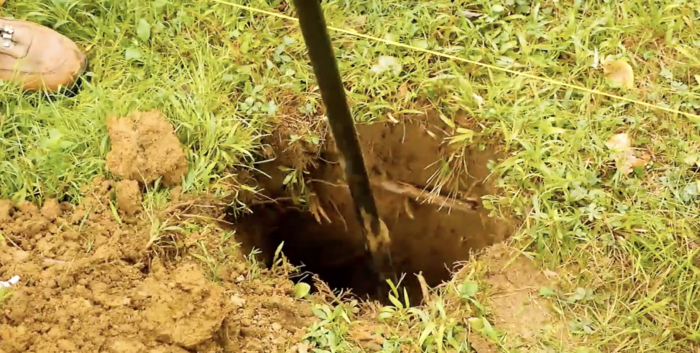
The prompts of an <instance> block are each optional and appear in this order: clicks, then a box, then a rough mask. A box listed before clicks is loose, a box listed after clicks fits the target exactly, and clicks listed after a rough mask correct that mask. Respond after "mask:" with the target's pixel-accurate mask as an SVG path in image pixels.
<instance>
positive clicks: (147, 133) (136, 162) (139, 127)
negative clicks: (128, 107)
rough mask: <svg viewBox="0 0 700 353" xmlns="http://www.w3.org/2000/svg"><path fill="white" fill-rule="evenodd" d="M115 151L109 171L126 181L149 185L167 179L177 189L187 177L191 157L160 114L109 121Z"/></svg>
mask: <svg viewBox="0 0 700 353" xmlns="http://www.w3.org/2000/svg"><path fill="white" fill-rule="evenodd" d="M107 131H108V133H109V139H110V143H111V150H110V151H109V154H107V170H108V171H110V172H111V173H114V174H116V175H118V176H120V177H121V178H123V179H129V180H136V181H139V182H142V183H145V184H148V183H151V182H153V181H155V180H156V179H158V178H160V177H163V179H162V183H163V185H165V186H170V185H177V184H179V183H180V182H181V181H182V177H183V176H184V175H185V174H186V173H187V157H186V155H185V152H184V151H183V150H182V146H180V141H179V140H178V139H177V136H176V135H175V130H174V129H173V126H172V124H170V122H168V121H167V119H165V117H164V116H163V115H162V114H161V113H160V112H159V111H157V110H153V111H150V112H147V113H142V112H134V113H133V114H131V115H130V116H128V117H124V118H117V117H115V116H110V117H108V118H107Z"/></svg>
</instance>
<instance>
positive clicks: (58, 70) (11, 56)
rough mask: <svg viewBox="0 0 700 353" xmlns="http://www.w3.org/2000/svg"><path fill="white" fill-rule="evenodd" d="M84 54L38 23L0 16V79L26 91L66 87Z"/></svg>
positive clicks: (81, 67) (79, 71)
mask: <svg viewBox="0 0 700 353" xmlns="http://www.w3.org/2000/svg"><path fill="white" fill-rule="evenodd" d="M86 66H87V58H86V57H85V54H83V53H82V52H81V51H80V50H79V49H78V46H77V45H76V44H75V43H73V42H72V41H71V40H70V39H68V38H66V37H65V36H63V35H62V34H60V33H58V32H56V31H54V30H52V29H50V28H47V27H44V26H42V25H39V24H36V23H32V22H27V21H20V20H10V19H5V18H0V80H2V81H9V82H15V83H17V84H19V85H20V86H21V87H22V88H23V89H24V90H26V91H39V90H43V91H48V92H56V91H58V90H59V89H60V88H70V87H72V86H73V85H74V84H75V82H76V81H77V79H78V77H79V76H80V75H81V74H82V73H83V72H84V71H85V68H86Z"/></svg>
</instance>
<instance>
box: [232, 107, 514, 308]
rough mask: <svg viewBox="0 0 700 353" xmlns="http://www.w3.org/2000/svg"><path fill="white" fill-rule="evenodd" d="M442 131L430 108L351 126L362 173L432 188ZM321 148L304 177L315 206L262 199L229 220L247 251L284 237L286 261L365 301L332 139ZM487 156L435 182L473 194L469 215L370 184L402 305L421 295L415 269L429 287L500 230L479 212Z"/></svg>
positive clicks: (354, 230)
mask: <svg viewBox="0 0 700 353" xmlns="http://www.w3.org/2000/svg"><path fill="white" fill-rule="evenodd" d="M446 128H447V125H445V124H444V123H442V122H441V121H440V119H439V118H438V117H437V116H433V115H432V114H431V115H429V117H428V119H425V118H416V119H413V120H408V121H406V122H405V123H399V124H373V125H362V126H358V132H359V136H360V140H361V143H362V145H363V151H364V154H365V164H366V165H367V168H368V170H369V172H370V174H371V178H372V179H373V180H375V181H382V180H389V181H392V182H399V183H407V184H410V185H412V186H415V187H417V188H419V189H422V188H435V183H433V182H431V180H432V181H435V180H436V179H434V178H433V176H434V175H435V173H437V172H438V171H439V170H440V168H441V167H442V165H441V161H442V160H443V157H445V156H447V155H449V153H450V151H449V150H448V149H447V146H446V144H445V143H444V137H446V133H445V132H444V131H443V129H446ZM326 146H327V148H326V150H325V151H323V152H322V153H321V158H320V159H319V160H318V161H317V165H316V166H315V167H311V168H310V171H309V174H308V175H306V176H305V178H306V182H307V183H306V184H307V186H308V187H309V189H311V191H312V192H313V195H312V197H311V200H310V203H311V205H310V206H309V207H310V208H311V209H312V210H314V211H315V212H301V211H299V210H298V208H295V207H289V205H279V204H278V205H274V206H269V205H268V204H265V205H262V206H256V207H253V208H252V209H253V214H252V215H250V216H247V217H242V218H239V219H237V220H235V221H234V222H236V223H237V224H238V226H239V227H241V229H245V231H244V232H243V234H246V235H249V236H250V238H248V239H246V238H243V241H244V245H247V247H248V248H251V247H253V246H255V247H258V248H261V249H262V250H263V253H264V254H272V253H273V252H274V251H275V249H276V248H277V246H278V245H279V244H280V243H281V242H284V248H283V250H284V251H285V253H286V255H287V256H288V257H289V258H290V260H292V261H293V262H294V263H296V264H303V265H305V266H306V269H307V270H309V271H311V272H314V273H317V274H319V275H320V277H321V278H322V279H323V280H324V281H326V282H328V283H329V285H330V286H331V287H334V288H352V290H353V292H354V293H355V294H358V295H361V296H365V295H370V296H371V297H373V294H375V293H376V288H375V286H376V285H375V283H374V282H373V281H371V280H369V278H371V275H372V274H371V272H370V270H369V264H368V263H367V261H368V259H367V257H366V254H365V250H364V241H363V236H362V233H361V229H360V228H359V226H358V224H357V222H356V217H355V214H354V206H353V202H352V199H351V197H350V193H349V191H348V189H347V187H346V186H344V185H345V183H344V182H343V171H342V169H341V168H340V166H339V165H338V163H335V162H333V161H337V160H338V156H337V153H335V151H334V148H333V146H334V145H333V143H332V141H329V143H328V144H327V145H326ZM278 155H282V158H280V159H281V160H282V161H283V162H282V163H283V165H284V163H285V161H289V160H290V159H293V158H290V157H289V154H288V153H284V151H282V152H278ZM292 157H293V156H292ZM495 158H496V153H495V152H494V150H493V149H492V148H487V149H486V150H483V151H477V150H476V149H475V150H471V151H466V159H465V161H466V170H463V171H461V173H455V174H459V175H462V176H463V177H462V178H461V179H454V178H453V179H451V180H449V182H447V183H445V184H444V185H442V184H440V185H441V186H442V187H441V189H439V190H438V191H439V194H441V195H442V196H448V195H449V196H456V197H458V198H461V199H465V200H472V201H473V200H476V201H475V203H476V205H475V207H476V208H477V209H476V210H475V211H471V212H463V211H457V210H449V209H445V208H443V209H440V207H439V205H433V204H429V203H426V202H422V201H416V200H414V199H411V198H408V197H406V196H402V195H397V194H396V193H392V192H389V191H386V190H384V189H382V188H377V187H375V188H374V192H375V198H376V201H377V206H378V208H379V210H380V215H381V217H382V219H383V220H384V222H385V223H386V224H387V227H388V229H389V233H390V235H391V238H392V254H393V255H392V256H393V258H394V263H395V267H396V270H397V271H398V272H400V273H404V274H406V275H407V276H406V278H405V281H404V283H403V284H404V285H406V286H407V287H408V288H409V294H410V295H411V299H412V303H414V304H418V303H419V302H420V298H421V292H420V290H419V286H418V282H417V281H416V279H415V276H413V274H414V273H418V272H422V273H423V275H424V276H425V278H426V280H427V282H428V285H431V286H434V285H438V284H440V283H441V282H442V281H446V280H448V279H449V278H450V269H451V268H452V266H453V264H454V263H455V262H458V261H463V260H467V259H468V258H469V257H470V254H471V253H472V252H473V251H475V250H478V249H480V248H483V247H486V246H488V245H491V244H493V243H496V242H500V241H503V240H504V239H505V238H506V237H507V236H508V234H510V231H511V226H510V223H509V221H507V220H504V219H498V218H490V217H488V215H489V211H487V210H484V209H482V208H481V205H480V201H479V200H480V197H481V196H483V195H488V194H492V193H493V192H495V190H494V189H493V188H492V187H491V184H490V182H489V181H487V177H488V176H489V173H490V172H489V170H488V169H487V167H486V165H487V163H488V162H489V161H490V160H492V159H495ZM278 163H279V162H277V163H269V165H268V166H263V167H262V168H261V169H263V170H264V171H265V173H266V174H268V175H272V178H271V179H269V180H265V179H264V178H262V177H261V178H259V179H258V180H259V181H260V182H261V185H262V186H263V187H264V188H265V189H266V191H267V194H268V195H269V196H270V197H273V198H274V197H280V196H283V195H285V192H284V190H281V189H280V185H282V183H281V179H282V178H284V176H285V173H279V172H278V173H275V171H276V170H280V168H279V165H278ZM288 163H289V162H287V166H288V167H293V165H289V164H288ZM317 220H321V221H320V222H318V221H317ZM268 260H269V258H268ZM378 299H380V300H385V299H386V298H378Z"/></svg>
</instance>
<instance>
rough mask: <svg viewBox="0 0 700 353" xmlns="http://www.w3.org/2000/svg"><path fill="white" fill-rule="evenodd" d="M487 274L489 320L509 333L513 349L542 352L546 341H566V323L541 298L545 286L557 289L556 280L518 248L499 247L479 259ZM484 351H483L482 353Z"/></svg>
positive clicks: (546, 301)
mask: <svg viewBox="0 0 700 353" xmlns="http://www.w3.org/2000/svg"><path fill="white" fill-rule="evenodd" d="M478 261H479V262H480V264H481V265H482V266H484V268H485V269H486V272H485V274H484V276H483V281H484V282H485V283H486V285H487V286H488V288H487V291H488V296H487V297H488V302H487V305H488V307H489V308H490V320H491V323H492V324H493V325H494V327H495V328H496V329H499V330H502V331H503V332H506V333H507V336H506V337H505V340H506V341H505V343H506V345H507V346H508V347H510V348H518V349H527V351H529V352H536V351H540V350H538V348H540V347H537V346H535V345H536V343H537V342H541V341H542V339H543V338H546V339H547V340H549V341H558V342H567V341H569V340H570V338H569V337H568V335H567V330H566V323H565V322H563V321H562V319H561V318H560V317H559V316H557V315H556V314H555V313H556V312H555V310H554V309H552V308H551V306H550V304H549V303H550V301H548V300H547V299H545V298H542V297H540V296H539V291H540V289H542V288H544V287H548V288H556V283H555V281H556V279H555V278H549V277H547V276H546V275H545V273H544V272H543V271H542V270H540V269H538V268H537V267H536V265H535V263H534V262H533V261H532V260H530V259H528V258H527V257H525V256H524V255H521V254H519V252H518V251H517V250H516V249H513V248H510V247H508V246H506V245H503V244H497V245H494V246H492V247H489V248H488V249H486V250H485V251H484V252H483V253H482V254H481V255H480V256H479V258H478ZM479 352H481V351H479Z"/></svg>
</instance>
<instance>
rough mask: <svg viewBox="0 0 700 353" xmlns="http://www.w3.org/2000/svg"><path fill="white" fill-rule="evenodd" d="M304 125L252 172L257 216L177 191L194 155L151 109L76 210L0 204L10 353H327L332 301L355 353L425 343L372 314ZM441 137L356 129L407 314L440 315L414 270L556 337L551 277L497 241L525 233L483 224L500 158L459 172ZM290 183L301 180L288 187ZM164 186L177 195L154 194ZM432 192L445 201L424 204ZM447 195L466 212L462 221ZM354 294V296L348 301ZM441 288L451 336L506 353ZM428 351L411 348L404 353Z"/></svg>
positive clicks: (523, 330) (363, 263)
mask: <svg viewBox="0 0 700 353" xmlns="http://www.w3.org/2000/svg"><path fill="white" fill-rule="evenodd" d="M455 119H457V117H455ZM463 123H464V124H467V125H469V124H470V122H469V121H465V122H463ZM294 127H295V126H294V124H290V125H289V126H286V128H285V125H284V124H282V125H281V128H280V129H279V130H278V131H277V133H276V134H274V135H273V136H271V137H270V138H269V140H268V142H269V147H270V148H269V149H268V150H266V151H264V152H263V154H266V156H261V158H260V159H261V160H263V159H268V160H270V159H272V161H271V162H267V163H261V164H259V165H257V166H256V168H257V170H258V171H256V172H253V173H250V174H249V175H247V176H246V177H245V178H244V177H243V176H241V180H240V182H242V183H246V184H249V185H251V186H257V187H259V188H260V189H261V190H262V191H261V192H260V193H259V194H255V195H242V194H241V195H240V196H241V198H240V200H239V201H240V202H242V203H244V204H246V205H247V206H248V207H247V208H248V209H249V211H248V212H243V211H241V212H232V208H231V207H230V205H231V200H217V199H215V198H213V197H209V196H206V195H205V196H202V195H200V196H197V197H193V196H188V195H182V194H181V193H180V192H179V190H180V188H179V187H178V186H175V185H178V184H179V180H181V179H182V177H183V176H184V175H185V174H186V173H187V160H186V157H185V156H186V155H185V153H184V151H183V150H182V147H181V146H180V144H179V142H178V140H177V137H176V136H175V133H174V129H173V127H172V125H171V124H170V123H169V122H168V121H167V119H166V118H165V117H163V116H162V115H161V114H160V113H158V112H157V111H153V112H148V113H134V114H133V115H132V116H130V117H126V118H114V117H113V118H110V119H109V120H108V130H109V134H110V142H111V151H110V153H109V155H108V156H107V161H106V162H107V169H108V171H109V172H110V175H109V176H107V177H99V178H97V179H95V180H94V181H93V182H92V184H91V185H86V186H85V187H84V189H83V192H84V198H83V199H82V200H63V201H64V202H59V201H57V200H54V199H47V200H46V201H45V202H44V204H43V205H34V204H30V203H15V202H12V201H9V200H4V201H0V232H1V233H0V234H1V235H2V238H0V240H2V241H1V242H0V280H5V279H7V278H10V277H12V276H19V277H20V281H19V283H17V284H14V285H12V286H11V287H9V288H3V289H2V298H1V299H0V300H2V302H1V303H0V305H1V307H0V310H1V315H0V352H2V353H14V352H42V353H44V352H103V351H104V352H148V353H157V352H158V353H165V352H306V351H310V350H311V349H313V348H324V347H322V346H323V344H324V343H323V341H322V340H319V339H317V337H318V331H319V327H322V325H323V324H324V322H326V323H327V321H328V320H327V318H324V315H319V313H322V312H323V308H329V307H333V306H335V305H347V306H350V307H351V308H350V309H348V313H349V315H351V316H352V320H351V321H350V323H349V324H348V327H347V332H346V334H345V335H344V338H343V339H345V340H347V341H348V342H350V343H351V344H352V345H354V347H356V348H357V349H360V350H367V351H379V350H382V349H383V347H384V348H386V347H387V343H386V342H388V341H390V340H394V341H395V340H396V338H397V337H414V336H415V337H414V338H416V337H417V336H418V335H420V334H421V329H420V327H417V326H415V325H407V324H405V323H404V324H403V325H397V324H396V323H392V322H391V320H392V319H386V318H384V319H380V317H379V315H378V314H379V312H380V311H381V310H382V309H381V307H382V305H381V304H380V303H378V302H377V301H381V302H384V303H386V302H387V298H375V297H372V294H373V293H374V292H375V291H374V288H373V285H374V284H373V282H372V281H371V278H372V277H371V276H370V272H369V271H370V270H369V262H368V261H369V259H368V258H367V256H366V254H365V251H364V243H363V238H362V234H361V232H360V229H359V228H358V225H357V224H356V221H355V219H356V218H355V216H354V213H353V212H354V209H353V204H352V199H351V198H350V194H349V191H348V189H347V187H346V186H344V183H343V181H342V179H343V172H342V169H341V168H340V166H339V164H338V163H337V153H336V152H335V150H334V148H333V143H332V141H330V140H327V141H325V142H323V143H322V145H323V146H325V147H323V148H318V146H317V145H315V144H313V143H305V142H303V141H297V142H295V143H290V142H289V141H290V138H289V136H290V134H291V133H293V131H292V130H291V129H292V128H294ZM446 129H449V126H448V125H446V124H445V123H444V122H443V121H442V120H441V119H440V118H439V116H438V115H437V114H433V113H428V114H426V115H423V116H413V117H405V118H404V120H403V121H402V122H397V123H386V124H372V125H360V126H358V131H359V134H360V140H361V143H362V145H363V149H364V152H365V163H366V165H367V168H368V170H369V172H370V175H371V178H372V180H373V184H374V185H375V187H374V192H375V198H376V200H377V205H378V208H379V210H380V213H381V216H382V218H383V220H384V221H385V223H386V224H387V226H388V228H389V232H390V235H391V238H392V254H393V257H394V262H395V265H396V269H397V271H398V272H400V273H403V274H405V277H404V279H403V281H402V283H401V285H402V286H403V287H404V288H406V292H407V293H408V297H409V298H408V299H409V300H410V303H411V305H421V304H422V303H427V304H425V305H426V307H431V305H432V304H431V303H433V304H434V302H432V301H431V298H424V296H425V295H427V296H430V295H431V294H430V293H432V291H431V290H429V289H428V288H426V287H425V286H423V287H421V283H419V281H418V280H417V277H416V276H415V274H417V273H421V274H422V276H423V278H424V279H425V283H426V284H427V285H428V286H439V285H441V283H443V282H445V283H446V284H443V285H442V287H441V288H447V287H449V286H451V287H450V288H453V287H455V283H457V284H459V283H461V282H463V281H464V280H466V279H467V278H468V279H470V280H474V281H477V280H478V281H479V282H480V283H481V285H482V286H484V287H485V288H484V291H483V292H484V293H488V295H486V294H484V295H483V298H481V300H482V301H484V305H485V306H486V307H488V309H487V310H486V309H484V310H483V311H484V312H483V313H481V314H480V315H484V316H487V317H488V320H489V322H491V323H492V324H493V325H494V326H495V327H496V328H497V329H499V330H501V331H503V332H505V333H506V334H507V336H508V337H509V341H510V342H511V343H512V344H513V345H514V346H520V347H527V346H528V344H529V342H530V341H533V340H534V339H535V338H538V337H539V336H541V335H542V334H549V335H551V334H554V335H556V334H558V332H559V331H560V330H559V329H558V326H560V325H559V324H557V323H556V322H557V320H556V319H555V315H554V314H552V313H551V312H550V310H549V309H548V308H547V307H546V306H545V304H544V303H543V302H541V301H540V300H539V299H538V298H537V295H536V293H537V290H538V289H539V288H540V287H542V286H544V285H546V284H548V283H549V278H548V277H547V276H545V275H544V274H542V273H540V272H539V271H538V270H537V269H536V268H535V267H534V265H533V264H532V263H531V262H530V260H528V259H527V258H525V257H523V256H519V255H518V254H517V252H515V251H513V249H510V248H508V247H507V246H505V245H499V244H498V243H501V242H503V241H504V240H506V239H507V237H508V236H509V235H510V234H512V232H513V231H514V227H515V224H516V221H514V220H509V219H504V218H498V217H489V211H488V210H486V209H484V207H483V205H482V196H485V195H489V194H492V193H495V192H497V190H496V189H495V188H494V187H493V183H494V180H491V179H490V178H489V170H488V168H487V165H488V163H489V162H490V161H493V160H495V159H497V158H498V154H497V153H498V148H497V147H498V146H494V145H491V146H489V145H488V144H486V145H484V144H482V145H481V147H480V148H476V147H475V148H474V149H473V150H463V151H458V152H459V155H460V156H463V158H456V159H454V158H450V157H451V156H454V153H456V152H455V151H452V150H451V149H450V146H449V145H448V144H447V142H446V140H445V137H446V136H448V135H449V134H448V133H447V132H446ZM269 157H274V158H269ZM448 167H449V168H448ZM295 170H296V171H300V170H303V171H304V173H299V174H298V176H299V177H298V178H296V179H295V180H296V183H290V182H289V181H290V180H291V179H290V178H289V175H290V174H289V173H290V171H291V172H292V173H293V172H294V171H295ZM448 170H449V171H450V172H445V171H448ZM455 171H456V172H455ZM302 176H303V178H302ZM456 176H459V178H457V177H456ZM159 178H160V185H162V186H161V189H162V190H169V191H168V192H169V194H166V193H165V191H162V192H160V193H159V192H155V193H150V194H148V195H150V196H148V195H147V196H146V197H144V196H143V194H144V191H146V190H147V189H148V188H152V187H153V182H154V181H155V180H156V179H159ZM387 183H388V184H387ZM166 187H169V188H170V189H163V188H166ZM397 187H399V189H398V190H397ZM300 190H301V191H304V192H302V194H305V195H311V196H309V197H308V205H307V206H306V207H302V206H300V205H298V204H295V202H293V201H294V199H295V196H299V195H300V193H299V191H300ZM423 190H428V192H431V193H432V194H433V195H434V196H436V197H432V198H430V197H426V195H425V194H422V195H421V196H420V197H418V198H417V199H416V197H415V196H416V191H418V192H419V194H420V191H423ZM163 195H165V196H163ZM160 196H162V198H163V199H164V200H165V202H162V203H158V202H157V201H158V200H157V199H158V197H160ZM448 199H449V200H458V202H457V203H454V202H453V203H452V205H453V209H451V210H450V209H449V208H448V207H444V206H445V203H444V200H448ZM436 200H437V201H436ZM441 201H442V203H441ZM441 206H443V207H441ZM458 206H459V207H458ZM456 208H461V209H459V210H457V209H456ZM309 209H310V210H309ZM237 211H240V210H237ZM282 243H283V246H282V253H283V254H284V258H283V259H282V260H283V261H278V260H279V259H280V257H279V256H277V257H276V256H275V253H276V251H277V250H278V249H279V248H280V244H282ZM494 244H496V245H494ZM255 249H258V250H259V252H256V251H255ZM256 253H257V255H255V256H251V254H256ZM475 255H476V256H475ZM287 260H288V261H287ZM460 262H464V263H462V264H459V263H460ZM299 267H300V270H297V269H296V268H299ZM312 275H316V276H317V277H318V278H319V279H320V281H311V277H312ZM300 281H305V282H307V283H310V284H312V285H313V288H312V289H313V290H312V292H313V294H312V295H310V296H305V297H304V298H296V297H295V294H298V292H296V293H295V284H294V282H300ZM446 286H447V287H446ZM331 290H334V291H335V294H333V293H331ZM347 290H350V291H351V293H352V295H353V296H349V295H347V294H344V295H342V296H341V299H340V300H339V299H338V293H340V291H347ZM443 292H444V293H445V296H444V297H442V298H441V299H440V300H442V301H444V302H442V304H441V305H443V307H444V308H447V309H448V312H450V313H451V314H454V315H455V317H453V318H452V319H453V321H451V322H453V324H455V325H458V326H459V327H462V328H464V330H461V331H459V332H458V337H457V338H458V340H461V341H464V342H465V344H467V343H466V342H467V341H468V342H469V343H468V344H467V345H468V346H469V348H468V349H472V350H474V351H477V352H495V351H497V347H496V345H495V343H494V342H492V341H490V340H489V339H488V335H484V334H480V332H479V330H478V329H477V328H475V327H474V325H473V321H470V320H471V319H474V317H473V316H476V315H477V313H475V312H474V310H471V309H468V308H469V305H465V303H464V302H463V299H464V298H461V297H460V296H459V295H457V294H455V293H453V291H451V290H447V291H443ZM357 299H360V300H361V301H360V303H358V301H357ZM368 299H369V300H368ZM406 299H407V298H401V300H402V301H404V300H406ZM314 308H315V309H316V310H314ZM465 308H466V309H465ZM319 310H320V311H319ZM324 320H325V321H324ZM319 323H320V324H319ZM319 325H321V326H319ZM544 326H548V327H550V326H551V329H549V332H543V330H542V329H541V328H542V327H544ZM482 333H483V332H482ZM414 341H415V340H414ZM326 343H327V342H326ZM394 343H396V342H394ZM421 350H422V347H421V346H420V345H419V344H416V343H415V342H414V343H406V344H405V345H404V346H402V348H401V351H421Z"/></svg>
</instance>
